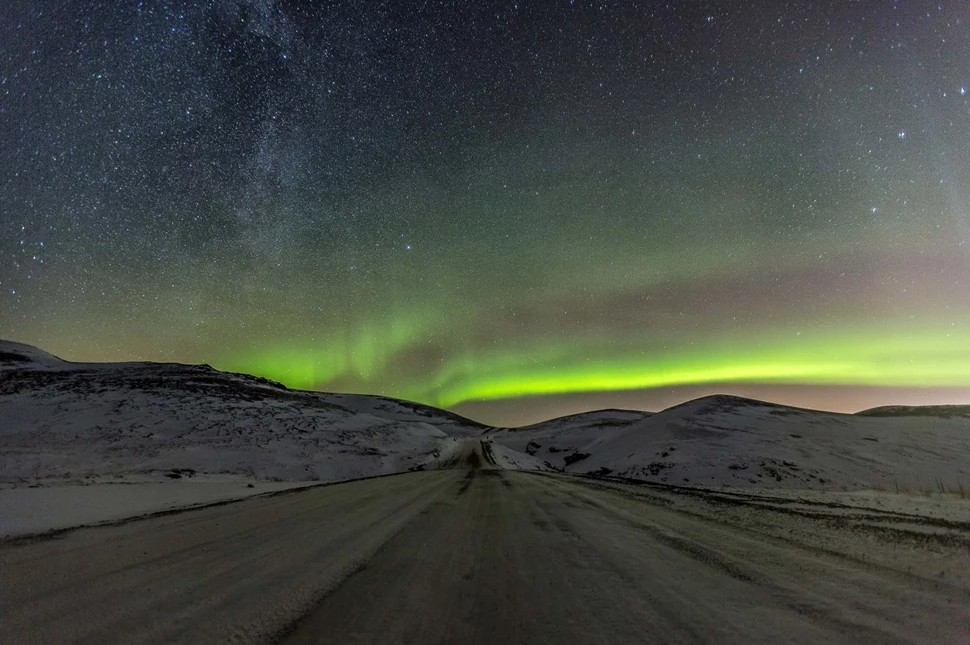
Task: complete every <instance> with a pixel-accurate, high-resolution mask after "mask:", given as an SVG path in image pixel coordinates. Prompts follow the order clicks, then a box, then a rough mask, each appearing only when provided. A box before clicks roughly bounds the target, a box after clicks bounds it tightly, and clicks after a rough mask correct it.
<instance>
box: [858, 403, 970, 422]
mask: <svg viewBox="0 0 970 645" xmlns="http://www.w3.org/2000/svg"><path fill="white" fill-rule="evenodd" d="M856 414H857V415H859V416H862V417H937V418H940V419H955V418H959V417H963V418H968V419H970V405H884V406H881V407H878V408H870V409H868V410H863V411H861V412H856Z"/></svg>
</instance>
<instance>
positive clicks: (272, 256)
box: [0, 0, 970, 422]
mask: <svg viewBox="0 0 970 645" xmlns="http://www.w3.org/2000/svg"><path fill="white" fill-rule="evenodd" d="M304 5H305V3H298V2H272V1H270V0H261V1H260V0H251V1H233V2H230V1H223V2H212V3H187V2H163V3H155V2H124V3H113V2H110V3H100V2H98V3H94V2H62V3H33V2H13V3H5V6H4V7H3V8H2V9H0V43H2V50H0V57H2V58H0V181H2V191H3V192H2V207H0V337H4V338H9V339H13V340H18V341H22V342H27V343H31V344H34V345H38V346H40V347H42V348H43V349H46V350H48V351H51V352H53V353H55V354H58V355H60V356H62V357H64V358H68V359H72V360H165V361H181V362H193V363H196V362H205V363H210V364H212V365H213V366H215V367H218V368H221V369H231V370H236V371H243V372H248V373H253V374H257V375H261V376H266V377H270V378H273V379H276V380H279V381H282V382H284V383H286V384H288V385H290V386H293V387H300V388H308V389H326V390H340V391H355V392H368V393H380V394H385V395H390V396H400V397H404V398H409V399H414V400H419V401H423V402H428V403H432V404H437V405H443V406H449V407H454V406H458V409H471V408H468V406H473V407H474V406H478V407H475V408H474V409H475V411H476V414H479V416H481V417H482V418H484V419H485V420H489V419H490V418H494V419H498V418H501V420H502V421H506V422H513V421H516V420H517V419H518V417H517V416H516V415H517V414H519V413H517V412H514V411H515V410H520V411H522V410H524V408H523V407H522V406H524V405H526V404H525V403H523V402H524V401H528V400H538V399H531V398H529V397H535V396H540V395H541V396H552V397H555V401H556V402H557V403H556V409H557V410H558V411H571V410H573V409H582V408H583V407H589V405H591V403H589V401H592V399H589V398H584V397H589V396H593V395H592V394H591V393H597V392H598V393H600V395H601V394H602V393H612V394H610V396H614V395H615V400H616V401H618V402H623V403H624V404H627V405H633V406H636V405H638V404H639V405H648V404H649V401H651V396H653V395H652V394H651V393H654V394H656V393H657V392H667V393H668V395H669V394H670V393H672V392H678V391H679V390H677V389H676V388H693V389H691V392H692V393H694V394H696V393H698V392H700V393H702V392H703V391H723V390H725V389H726V388H727V389H730V388H731V387H742V386H743V387H745V388H748V390H749V391H753V392H754V393H755V394H757V392H758V388H759V387H761V388H762V390H761V391H763V392H771V391H773V390H771V388H773V387H774V388H784V389H777V390H774V392H782V391H783V392H784V396H783V397H782V398H784V399H785V400H786V401H787V402H791V403H805V402H806V401H808V400H809V399H808V398H806V396H808V395H809V394H810V393H811V392H818V391H822V390H818V388H831V387H832V386H844V387H854V388H872V387H876V388H882V390H879V392H882V393H883V394H880V395H879V396H884V397H888V398H887V402H888V400H892V397H893V391H894V388H896V389H898V391H899V392H902V391H905V392H907V396H910V398H914V397H915V398H916V399H919V400H920V401H922V400H926V401H929V400H937V399H940V398H941V397H942V398H944V399H945V398H947V397H950V398H952V397H954V396H964V397H966V396H968V395H970V288H968V287H970V243H968V238H970V222H968V215H967V209H968V208H970V205H968V204H970V203H968V196H970V95H967V88H968V87H970V5H968V4H967V3H965V2H962V1H956V0H954V1H952V2H934V3H923V2H915V1H914V2H898V3H890V2H853V3H846V2H842V1H832V2H814V1H813V2H810V1H808V0H805V1H803V2H787V3H785V2H778V1H775V0H772V1H768V0H762V1H759V2H750V3H748V2H746V3H724V2H718V3H714V2H710V3H703V2H700V3H674V2H669V3H663V2H640V3H630V2H616V3H611V2H602V3H584V2H580V1H578V0H576V1H575V2H570V1H568V0H565V1H558V0H556V1H553V0H549V1H545V2H535V3H529V2H519V3H514V2H502V3H493V2H480V3H440V2H433V1H431V0H429V1H427V2H415V3H408V2H384V3H381V2H358V3H329V4H327V5H326V6H325V7H319V8H315V9H307V8H305V6H304ZM670 388H675V389H673V390H672V389H670ZM860 391H861V389H860ZM616 393H625V394H616ZM563 394H569V395H570V396H567V397H563V396H562V395H563ZM600 395H596V396H600ZM631 397H633V398H631ZM636 397H639V398H636ZM654 398H656V397H654ZM775 398H778V397H777V396H776V397H775ZM871 398H872V397H869V398H867V399H865V401H866V402H869V401H870V399H871ZM876 399H879V397H878V396H877V397H876ZM482 401H493V402H494V406H499V407H501V409H502V410H505V411H506V412H504V413H503V414H504V416H503V415H500V414H498V413H497V412H496V413H494V414H493V413H491V412H489V410H498V409H499V407H493V408H488V407H487V406H486V407H483V405H485V404H483V403H481V402H482ZM603 402H604V401H603V398H602V396H600V398H597V399H596V403H597V405H600V404H602V403H603ZM811 402H812V403H813V404H820V405H823V406H824V403H825V401H824V400H823V401H821V402H819V401H818V398H817V397H816V398H812V399H811ZM862 402H863V401H862V400H860V401H858V403H859V406H858V407H861V403H862ZM607 403H609V401H607ZM852 405H853V402H852V401H849V402H845V401H840V402H839V405H838V406H834V407H839V406H843V407H852ZM463 406H464V408H463ZM510 406H511V407H510ZM516 406H519V407H516ZM830 407H833V406H830ZM508 410H512V411H513V412H511V413H510V412H508ZM521 414H523V415H524V414H525V412H521ZM520 416H521V415H520ZM522 418H524V417H522Z"/></svg>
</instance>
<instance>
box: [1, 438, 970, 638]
mask: <svg viewBox="0 0 970 645" xmlns="http://www.w3.org/2000/svg"><path fill="white" fill-rule="evenodd" d="M482 457H485V458H484V459H482ZM487 457H488V455H487V451H486V453H485V454H484V455H483V454H482V452H481V450H480V449H479V448H475V449H474V450H470V451H469V452H468V453H467V454H466V455H464V457H463V458H462V459H460V460H456V461H455V462H454V463H453V464H452V465H454V466H456V468H454V469H451V470H442V471H433V472H416V473H409V474H405V475H398V476H392V477H383V478H377V479H369V480H363V481H357V482H351V483H345V484H339V485H333V486H326V487H320V488H314V489H309V490H305V491H302V492H296V493H290V494H285V495H278V496H274V497H263V498H257V499H251V500H247V501H242V502H238V503H233V504H228V505H224V506H217V507H211V508H205V509H199V510H193V511H188V512H184V513H178V514H173V515H167V516H162V517H155V518H150V519H144V520H138V521H133V522H129V523H125V524H121V525H117V526H109V527H99V528H90V529H80V530H77V531H72V532H68V533H65V534H63V535H60V536H58V537H55V538H46V539H38V540H31V541H26V542H24V541H21V542H8V543H6V544H2V545H0V642H3V643H61V642H78V643H99V644H100V643H111V642H124V643H215V642H233V643H250V642H253V643H339V644H349V643H421V644H427V643H483V644H484V643H489V644H492V643H556V644H568V643H617V644H619V643H717V644H729V643H865V644H867V645H872V644H876V643H894V644H895V643H932V644H933V645H939V644H941V643H968V642H970V594H968V593H967V590H966V588H964V587H961V586H955V585H949V584H947V583H946V582H938V581H934V580H932V579H928V578H926V577H922V576H918V575H911V574H907V573H906V572H905V571H902V570H897V569H891V568H887V567H883V566H877V565H873V564H868V563H865V562H862V561H860V560H859V559H857V558H849V557H845V556H841V555H839V554H837V553H831V552H827V551H825V550H822V549H819V548H814V547H812V546H811V545H799V544H795V543H793V542H791V541H789V540H786V539H784V537H779V536H776V535H769V534H767V533H763V532H759V530H758V529H757V528H752V527H751V526H744V525H743V524H738V523H732V522H731V521H728V520H723V521H722V520H719V519H718V518H717V517H716V516H703V515H702V514H699V513H696V512H693V511H692V510H691V509H692V508H693V507H692V506H691V505H692V504H695V503H694V502H692V501H691V500H690V499H688V498H687V497H685V498H684V499H683V502H681V501H678V500H679V499H680V497H679V496H678V495H666V496H654V495H651V494H643V493H642V492H641V491H639V490H638V489H637V487H633V486H630V487H627V486H624V485H621V484H600V483H598V482H595V481H587V480H579V479H574V478H570V477H566V476H561V475H549V474H534V473H523V472H515V471H503V470H498V469H495V468H492V467H491V466H490V464H489V463H488V459H487ZM671 499H673V500H674V501H671ZM695 505H696V504H695ZM858 539H859V540H866V539H869V538H867V537H866V536H865V535H861V536H859V537H858Z"/></svg>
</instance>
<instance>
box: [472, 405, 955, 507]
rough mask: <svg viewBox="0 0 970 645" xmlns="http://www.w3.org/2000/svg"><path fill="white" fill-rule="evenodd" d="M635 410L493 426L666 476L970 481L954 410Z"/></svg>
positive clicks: (573, 467)
mask: <svg viewBox="0 0 970 645" xmlns="http://www.w3.org/2000/svg"><path fill="white" fill-rule="evenodd" d="M640 414H641V416H640V417H639V418H638V417H637V413H629V414H628V415H623V416H620V417H618V418H615V419H613V420H611V419H610V412H605V413H604V414H603V415H601V414H600V413H596V412H592V413H585V414H580V415H572V416H570V417H564V418H562V419H553V420H551V421H546V422H544V423H538V424H534V425H532V426H526V427H524V428H510V429H502V430H496V431H494V432H492V433H490V436H491V437H492V440H493V441H495V442H499V443H502V444H504V445H506V446H508V447H510V448H512V449H514V450H518V451H523V452H528V453H529V454H531V455H533V456H535V457H537V458H539V459H542V460H545V461H548V462H549V463H550V464H552V465H553V466H555V467H557V468H561V469H563V470H565V471H566V472H570V473H576V474H598V475H611V476H620V477H626V478H631V479H642V480H646V481H653V482H658V483H666V484H677V485H690V486H693V485H704V486H722V485H730V486H754V487H769V488H778V487H783V488H813V489H846V488H850V489H856V488H869V487H881V488H887V489H896V488H897V487H900V486H901V487H903V488H904V489H907V490H936V489H938V488H939V487H941V486H942V487H944V488H946V489H953V490H956V489H958V488H959V486H961V485H962V486H964V487H968V486H970V420H968V419H967V418H964V417H962V416H960V415H956V414H949V415H946V416H943V415H925V414H923V415H919V416H913V415H884V414H877V415H849V414H838V413H834V412H822V411H817V410H807V409H802V408H794V407H789V406H785V405H779V404H776V403H767V402H764V401H756V400H753V399H745V398H741V397H735V396H725V395H714V396H706V397H702V398H699V399H695V400H693V401H688V402H686V403H682V404H680V405H676V406H673V407H671V408H668V409H666V410H663V411H662V412H658V413H655V414H647V413H640Z"/></svg>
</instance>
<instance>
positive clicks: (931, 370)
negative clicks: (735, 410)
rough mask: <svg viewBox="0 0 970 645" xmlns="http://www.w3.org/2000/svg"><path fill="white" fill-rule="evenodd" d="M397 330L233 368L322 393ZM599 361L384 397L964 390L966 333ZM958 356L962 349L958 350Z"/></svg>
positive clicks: (489, 368)
mask: <svg viewBox="0 0 970 645" xmlns="http://www.w3.org/2000/svg"><path fill="white" fill-rule="evenodd" d="M406 328H407V325H404V326H403V327H402V328H401V330H399V331H398V332H397V333H388V334H381V333H379V332H378V331H376V330H373V329H368V330H365V331H363V332H362V333H361V334H360V336H359V337H358V338H357V344H356V345H344V346H342V347H341V346H338V345H336V344H334V345H330V346H320V347H312V346H305V347H272V348H269V349H267V350H266V352H265V353H264V354H261V355H255V356H252V357H247V358H244V359H241V360H240V361H239V362H238V363H236V364H235V365H234V367H235V368H237V369H241V370H243V371H247V372H251V373H254V374H258V375H261V376H266V377H268V378H272V379H274V380H278V381H281V382H283V383H285V384H286V385H288V386H291V387H296V388H319V389H327V385H328V384H330V383H333V382H335V381H338V380H339V379H341V378H343V379H347V380H350V381H355V382H360V381H366V380H367V379H369V378H373V377H374V375H375V374H376V373H377V372H379V371H380V370H381V369H382V367H384V366H386V365H389V364H391V363H393V358H394V355H395V354H396V353H397V352H399V351H406V350H407V345H408V342H407V338H408V337H407V334H406V333H405V331H403V330H404V329H406ZM628 344H629V345H630V347H627V348H620V349H621V350H623V349H625V350H626V351H614V352H613V353H612V354H611V353H608V352H607V353H604V351H603V349H602V347H601V346H598V345H596V344H594V343H586V344H573V345H571V346H569V347H566V346H565V345H559V344H557V343H555V342H549V341H548V340H547V341H545V342H544V343H543V342H536V343H535V344H534V345H533V346H528V345H527V344H525V345H524V344H522V343H521V341H520V342H518V343H516V344H514V345H512V346H510V347H509V348H508V349H507V351H504V352H503V351H494V352H482V351H481V350H478V351H477V352H467V353H466V354H465V355H464V356H459V357H452V358H450V359H449V360H447V361H444V362H442V364H441V366H440V368H439V369H438V370H437V371H436V372H434V375H433V378H431V379H427V380H425V381H422V380H419V379H418V380H414V381H410V382H409V381H407V379H402V378H395V376H394V375H393V374H387V373H384V374H382V376H383V378H384V379H385V380H386V381H388V382H391V383H396V385H394V386H392V387H390V388H389V389H388V391H387V392H386V393H387V394H390V395H395V396H401V397H403V398H408V399H412V400H416V401H420V402H424V403H429V404H432V405H437V406H441V407H451V406H454V405H457V404H459V403H462V402H465V401H470V400H495V399H507V398H516V397H526V396H534V395H544V394H559V393H580V392H593V391H606V390H630V389H638V388H653V387H661V386H674V385H696V384H705V383H791V384H811V385H826V384H830V385H887V386H966V385H970V329H966V328H964V329H956V328H955V327H953V326H948V327H947V328H946V329H941V328H938V327H932V326H930V327H926V328H921V329H916V330H914V329H907V328H904V327H901V326H900V325H896V326H895V327H893V326H890V325H885V326H882V327H879V328H874V329H868V330H862V329H854V330H853V329H846V330H841V331H837V332H836V331H827V332H824V333H823V332H816V333H814V334H810V335H806V336H802V335H801V334H800V333H799V332H793V331H790V330H781V331H776V333H774V334H773V335H769V334H764V333H762V334H758V335H755V336H748V337H724V338H721V339H711V340H710V341H709V342H708V343H706V344H700V346H698V343H696V342H692V343H689V344H685V345H682V346H680V347H673V348H669V349H666V350H660V351H657V352H655V353H650V354H646V353H643V354H641V353H639V352H636V351H633V350H632V343H628ZM961 347H962V348H965V349H963V350H962V351H961V350H960V349H959V348H961Z"/></svg>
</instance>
